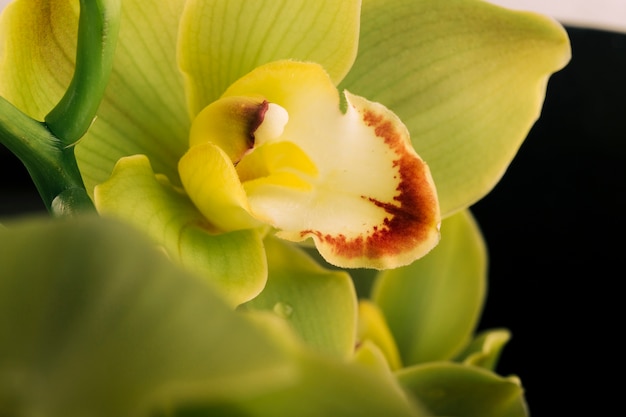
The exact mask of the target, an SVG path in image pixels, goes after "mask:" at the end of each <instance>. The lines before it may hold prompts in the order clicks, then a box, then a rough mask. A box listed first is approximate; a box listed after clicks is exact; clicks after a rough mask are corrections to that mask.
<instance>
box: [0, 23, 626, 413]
mask: <svg viewBox="0 0 626 417" xmlns="http://www.w3.org/2000/svg"><path fill="white" fill-rule="evenodd" d="M568 32H569V34H570V38H571V42H572V50H573V58H572V61H571V63H570V64H569V65H568V66H567V67H566V68H565V69H564V70H562V71H561V72H559V73H557V74H555V75H554V76H553V77H552V78H551V81H550V83H549V86H548V93H547V98H546V102H545V106H544V110H543V114H542V117H541V118H540V120H539V121H538V122H537V123H536V125H535V126H534V127H533V129H532V130H531V132H530V134H529V136H528V138H527V140H526V141H525V143H524V145H523V146H522V148H521V149H520V152H519V154H518V155H517V156H516V158H515V160H514V161H513V163H512V164H511V166H510V168H509V169H508V171H507V173H506V174H505V176H504V177H503V179H502V181H501V182H500V183H499V184H498V186H497V187H496V188H495V189H494V190H493V192H491V193H490V194H489V195H488V196H487V197H485V198H484V199H483V200H481V201H480V202H479V203H478V204H476V205H475V206H474V207H473V212H474V214H475V216H476V218H477V219H478V222H479V224H480V226H481V228H482V230H483V233H484V236H485V239H486V241H487V245H488V247H489V252H490V274H489V280H490V281H489V282H490V284H489V294H488V299H487V304H486V306H485V311H484V315H483V319H482V321H481V325H480V327H481V328H493V327H506V328H509V329H510V330H511V331H512V333H513V339H512V340H511V342H510V343H509V345H508V346H507V347H506V348H505V350H504V353H503V356H502V358H501V363H500V366H499V368H498V371H499V372H500V373H502V374H504V375H508V374H516V375H518V376H520V378H521V380H522V382H523V384H524V386H525V389H526V396H527V400H528V402H529V406H530V410H531V413H532V415H533V416H535V417H542V416H562V415H569V414H570V413H574V412H575V414H576V415H601V414H603V413H609V414H614V412H615V411H617V409H613V408H611V407H612V405H611V404H612V403H613V402H617V401H616V400H617V398H616V397H614V396H615V395H619V394H617V392H618V391H617V388H618V386H617V385H616V386H615V387H616V389H611V383H610V381H609V380H608V379H606V378H607V376H606V375H607V374H610V373H614V372H615V371H616V370H617V366H618V363H619V360H620V355H619V353H620V352H619V342H618V340H617V339H616V338H617V336H618V335H619V334H620V333H621V332H622V329H621V328H620V326H619V325H618V320H619V321H621V320H620V315H623V312H622V311H623V309H621V308H620V307H621V305H620V300H619V298H618V297H619V295H620V294H619V291H618V286H617V282H619V281H620V279H619V278H622V279H623V277H624V268H623V266H624V261H623V260H622V255H623V252H624V246H625V245H624V236H625V232H626V227H625V222H624V219H623V214H624V212H625V209H626V190H625V186H626V168H625V167H626V101H625V97H626V35H623V34H617V33H610V32H603V31H596V30H584V29H576V28H568ZM0 162H1V166H2V172H3V176H2V177H0V178H1V179H0V217H4V218H7V217H12V216H16V215H18V214H22V213H32V212H40V211H43V205H42V203H41V202H40V200H39V199H38V197H37V194H36V192H35V191H34V188H33V186H32V184H31V183H30V180H29V177H28V175H27V173H26V170H25V169H24V168H23V166H22V165H21V164H20V163H19V161H17V160H16V159H15V158H13V157H12V155H10V154H9V153H8V151H7V150H6V149H4V148H0ZM616 376H617V377H618V378H619V377H620V375H619V374H618V375H616ZM614 400H615V401H614Z"/></svg>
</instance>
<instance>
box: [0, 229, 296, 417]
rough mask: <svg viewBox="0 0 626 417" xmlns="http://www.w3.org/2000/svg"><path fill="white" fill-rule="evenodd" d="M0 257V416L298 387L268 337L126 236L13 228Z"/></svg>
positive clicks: (125, 407) (108, 412)
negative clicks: (294, 385) (285, 385)
mask: <svg viewBox="0 0 626 417" xmlns="http://www.w3.org/2000/svg"><path fill="white" fill-rule="evenodd" d="M0 247H2V248H3V249H2V251H0V265H2V274H1V277H0V340H2V343H1V344H0V415H13V416H25V415H45V416H49V417H55V416H63V417H71V416H85V415H90V416H103V417H104V416H131V415H132V416H144V415H152V413H153V412H154V409H161V408H163V407H166V408H169V407H171V406H172V405H173V404H178V403H187V402H194V401H200V400H202V401H204V402H216V401H223V400H224V399H232V398H239V397H244V398H245V397H247V396H248V395H254V394H259V393H263V392H266V391H267V390H270V389H276V387H277V386H282V384H285V383H286V382H290V381H292V380H293V373H294V366H293V364H292V360H291V359H289V358H288V357H287V356H286V355H285V354H284V352H283V348H281V347H280V346H279V345H277V344H276V343H275V342H274V341H271V340H270V339H269V338H268V336H266V335H265V334H266V332H264V331H261V330H260V329H259V328H258V326H255V325H253V324H252V323H250V322H249V321H248V320H246V319H244V318H243V317H242V316H241V315H239V314H237V313H235V312H233V311H232V310H231V309H230V307H228V306H227V305H226V303H225V302H224V301H223V300H222V299H220V298H219V297H218V296H217V295H215V293H213V291H212V290H211V288H210V286H207V285H205V284H204V283H203V282H202V281H201V280H198V279H197V278H196V277H193V276H190V275H188V274H187V273H185V272H184V271H182V270H180V269H179V268H176V267H175V266H174V265H173V264H172V263H171V262H170V261H168V260H167V258H166V257H165V256H163V254H162V253H160V252H159V251H156V250H155V249H154V247H153V245H152V244H151V243H150V242H149V241H147V240H146V239H145V237H143V236H142V235H140V234H138V233H135V232H133V231H132V230H129V228H128V227H127V226H122V225H121V224H119V223H117V222H113V221H105V220H103V219H100V218H96V217H94V218H89V219H81V220H77V221H72V222H68V221H56V222H50V221H44V220H37V221H29V222H24V223H17V224H15V223H14V224H8V225H7V228H6V229H2V230H0Z"/></svg>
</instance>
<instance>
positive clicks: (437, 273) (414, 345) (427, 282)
mask: <svg viewBox="0 0 626 417" xmlns="http://www.w3.org/2000/svg"><path fill="white" fill-rule="evenodd" d="M486 275H487V254H486V248H485V245H484V242H483V239H482V235H481V234H480V231H479V229H478V227H477V225H476V223H475V222H474V219H473V217H472V216H471V214H470V213H469V211H463V212H460V213H457V214H456V215H454V216H452V217H450V218H448V219H446V220H444V221H443V223H442V226H441V242H440V243H439V245H438V246H437V247H436V248H435V249H433V250H432V252H431V253H430V254H429V255H428V256H426V257H425V258H422V259H420V260H418V261H416V262H414V263H413V264H411V265H409V266H407V267H402V268H398V269H394V270H389V271H383V272H381V273H380V275H379V277H378V279H377V281H376V283H375V284H374V289H373V295H372V298H373V301H374V302H375V303H376V304H378V306H379V307H380V308H381V310H382V312H383V314H384V316H385V318H386V319H387V324H388V325H389V328H390V329H391V333H392V334H393V335H394V337H395V340H396V343H397V346H398V349H399V351H400V356H401V358H402V362H403V363H404V364H405V366H407V365H412V364H417V363H422V362H428V361H436V360H447V359H451V358H453V357H454V356H455V355H456V354H458V353H459V351H460V350H461V349H462V348H463V347H464V346H465V345H466V344H467V343H468V342H469V340H470V337H471V335H472V332H473V331H474V328H475V327H476V324H477V320H478V318H479V315H480V311H481V308H482V305H483V301H484V297H485V289H486Z"/></svg>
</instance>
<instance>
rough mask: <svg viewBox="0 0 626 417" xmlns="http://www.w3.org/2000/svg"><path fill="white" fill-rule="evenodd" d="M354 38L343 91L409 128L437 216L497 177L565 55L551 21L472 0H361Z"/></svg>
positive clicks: (560, 33) (562, 37)
mask: <svg viewBox="0 0 626 417" xmlns="http://www.w3.org/2000/svg"><path fill="white" fill-rule="evenodd" d="M360 33H361V37H360V39H359V52H358V56H357V59H356V61H355V63H354V66H353V68H352V69H351V70H350V73H349V74H348V76H347V77H346V79H345V80H344V81H343V82H342V84H341V85H340V88H346V89H348V90H349V91H350V92H352V93H355V94H359V95H362V96H364V97H367V98H368V99H370V100H374V101H378V102H380V103H382V104H384V105H385V106H387V107H388V108H390V109H391V110H393V111H394V112H395V113H396V114H397V115H398V116H399V117H400V119H402V121H403V122H404V123H405V124H406V125H407V127H408V128H409V131H410V132H411V137H412V141H413V144H414V146H415V149H416V150H417V152H418V154H419V155H420V156H421V157H422V158H424V160H425V161H426V162H427V163H428V164H429V166H430V169H431V172H432V174H433V177H434V180H435V184H437V189H438V192H439V198H440V203H441V211H442V215H443V216H444V217H446V216H448V215H450V214H452V213H454V212H456V211H458V210H461V209H463V208H465V207H468V206H469V205H471V204H472V203H474V202H475V201H477V200H479V199H480V198H481V197H483V196H484V195H485V194H486V193H487V192H489V191H490V190H491V188H492V187H493V186H494V185H495V184H496V182H497V181H498V180H499V179H500V177H501V176H502V174H503V173H504V171H505V169H506V168H507V166H508V164H509V163H510V161H511V159H512V158H513V156H514V155H515V153H516V152H517V150H518V148H519V146H520V145H521V143H522V141H523V139H524V138H525V137H526V135H527V133H528V131H529V129H530V127H531V126H532V124H533V123H534V121H535V120H536V118H537V117H538V116H539V112H540V110H541V106H542V103H543V99H544V94H545V87H546V83H547V79H548V77H549V75H550V74H551V73H553V72H554V71H557V70H559V69H560V68H562V67H563V66H564V65H565V63H566V62H567V61H568V60H569V57H570V49H569V42H568V38H567V34H566V32H565V31H564V30H563V28H562V27H560V26H559V25H558V24H557V23H555V22H554V21H552V20H549V19H547V18H545V17H541V16H538V15H534V14H530V13H522V12H513V11H507V10H505V9H502V8H500V7H497V6H493V5H491V4H488V3H487V2H482V1H475V0H448V1H445V2H444V1H440V0H365V1H364V2H363V13H362V17H361V32H360Z"/></svg>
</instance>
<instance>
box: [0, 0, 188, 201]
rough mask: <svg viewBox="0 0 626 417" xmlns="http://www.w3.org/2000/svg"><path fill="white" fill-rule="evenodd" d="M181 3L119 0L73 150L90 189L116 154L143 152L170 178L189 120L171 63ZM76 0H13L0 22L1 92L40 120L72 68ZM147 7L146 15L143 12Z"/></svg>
mask: <svg viewBox="0 0 626 417" xmlns="http://www.w3.org/2000/svg"><path fill="white" fill-rule="evenodd" d="M183 5H184V2H182V1H178V0H167V1H161V0H124V1H122V16H121V24H120V33H119V38H118V45H117V48H116V51H115V57H114V66H113V70H112V74H111V77H110V79H109V85H108V86H107V89H106V92H105V96H104V99H103V101H102V103H101V105H100V108H99V110H98V113H97V114H98V116H97V118H96V120H95V121H94V123H93V125H92V127H91V129H90V130H89V132H88V133H87V134H86V135H85V136H84V137H83V139H82V141H81V142H80V143H79V144H78V146H77V148H76V154H77V159H78V162H79V167H80V169H81V172H82V174H83V178H84V180H85V185H86V186H87V189H88V191H89V192H90V193H91V192H92V189H93V187H94V186H95V185H96V184H98V183H100V182H103V181H104V180H105V179H106V178H108V176H109V175H110V173H111V170H112V169H113V166H114V164H115V162H116V161H117V160H118V159H119V158H120V157H122V156H126V155H133V154H147V155H148V156H149V157H150V160H151V161H152V163H153V164H154V167H155V170H156V171H157V172H160V173H163V174H165V175H167V176H168V177H169V178H171V179H172V181H174V182H177V172H176V163H177V162H178V158H180V156H181V155H182V154H183V153H184V151H185V149H186V148H187V142H188V137H187V135H188V130H189V118H188V115H187V111H186V105H185V98H184V92H183V79H182V76H181V74H180V72H179V70H178V67H177V64H176V46H175V45H176V38H177V34H178V22H179V19H180V15H181V13H182V7H183ZM78 10H79V9H78V1H77V0H56V1H52V0H18V1H16V2H14V3H12V4H11V5H9V6H8V7H7V8H6V9H5V10H4V12H3V15H2V21H1V23H0V37H1V38H2V43H3V44H2V59H1V60H0V95H2V96H3V97H4V98H6V99H7V100H9V101H10V102H12V103H13V104H14V105H16V106H17V107H18V108H20V109H21V110H22V111H24V112H25V113H27V114H29V115H30V116H32V117H34V118H37V119H38V120H43V118H44V116H45V115H46V114H47V113H48V112H49V111H50V109H52V108H53V107H54V105H56V103H57V102H58V100H59V99H60V98H61V97H62V96H63V93H64V92H65V89H66V88H67V86H68V85H69V83H70V80H71V78H72V74H73V71H74V57H75V50H76V33H77V22H78ZM146 11H149V12H146Z"/></svg>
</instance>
